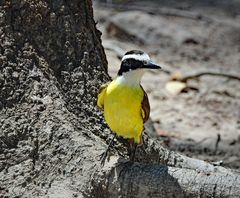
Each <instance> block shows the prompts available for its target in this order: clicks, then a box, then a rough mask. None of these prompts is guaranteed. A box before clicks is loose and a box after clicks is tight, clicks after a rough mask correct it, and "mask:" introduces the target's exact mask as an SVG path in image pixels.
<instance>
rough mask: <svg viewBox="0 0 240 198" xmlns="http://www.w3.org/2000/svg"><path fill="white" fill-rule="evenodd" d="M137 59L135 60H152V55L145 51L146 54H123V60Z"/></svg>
mask: <svg viewBox="0 0 240 198" xmlns="http://www.w3.org/2000/svg"><path fill="white" fill-rule="evenodd" d="M131 58H132V59H135V60H139V61H146V62H149V61H150V57H149V56H148V55H147V54H146V53H144V54H127V55H125V56H123V58H122V61H124V60H126V59H131Z"/></svg>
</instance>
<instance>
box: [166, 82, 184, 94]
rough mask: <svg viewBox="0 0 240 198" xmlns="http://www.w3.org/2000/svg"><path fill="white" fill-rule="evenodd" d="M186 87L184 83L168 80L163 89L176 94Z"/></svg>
mask: <svg viewBox="0 0 240 198" xmlns="http://www.w3.org/2000/svg"><path fill="white" fill-rule="evenodd" d="M186 87H187V85H186V83H183V82H178V81H169V82H167V84H166V85H165V89H166V90H167V92H168V93H170V94H171V95H173V96H176V95H178V94H179V93H181V91H182V90H183V89H184V88H186Z"/></svg>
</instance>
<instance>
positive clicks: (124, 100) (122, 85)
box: [106, 79, 144, 111]
mask: <svg viewBox="0 0 240 198" xmlns="http://www.w3.org/2000/svg"><path fill="white" fill-rule="evenodd" d="M106 95H107V98H106V99H107V100H106V101H107V102H108V105H114V106H116V105H117V106H118V107H119V108H126V110H127V109H128V110H129V109H132V110H135V111H138V110H139V109H140V108H141V102H142V99H143V96H144V93H143V90H142V88H141V87H140V84H139V83H135V84H134V83H133V82H129V81H128V79H127V80H125V79H116V80H114V81H112V83H111V84H110V85H109V86H108V88H107V92H106Z"/></svg>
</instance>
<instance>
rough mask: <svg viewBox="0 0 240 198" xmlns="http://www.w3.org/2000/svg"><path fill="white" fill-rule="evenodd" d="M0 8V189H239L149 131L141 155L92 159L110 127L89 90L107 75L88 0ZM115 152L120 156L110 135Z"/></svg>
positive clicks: (214, 192) (83, 192)
mask: <svg viewBox="0 0 240 198" xmlns="http://www.w3.org/2000/svg"><path fill="white" fill-rule="evenodd" d="M0 16H1V17H0V65H1V67H0V197H21V196H23V197H118V196H122V197H127V196H128V197H149V196H152V197H154V196H155V197H180V196H192V197H198V196H201V197H207V196H210V195H211V196H213V197H227V196H228V195H229V196H232V197H234V196H237V195H239V188H240V185H239V183H240V182H239V180H240V177H239V175H237V174H234V173H232V172H231V171H230V170H227V169H224V168H214V167H213V166H212V165H210V164H207V163H204V162H202V161H197V163H195V162H196V160H193V161H191V160H192V159H189V158H187V157H184V156H181V155H179V154H175V153H174V152H170V151H168V150H167V149H164V148H162V147H161V146H160V145H159V143H158V142H157V140H155V139H154V138H153V137H151V135H149V133H147V135H146V138H145V147H143V148H139V151H138V153H137V159H138V161H139V162H140V163H136V164H133V165H130V164H128V163H120V164H119V165H116V163H115V161H114V160H113V161H112V158H111V160H110V161H109V162H106V165H105V166H104V167H101V166H100V163H99V161H98V157H99V155H100V154H101V153H102V152H103V151H104V149H105V148H106V142H108V141H109V140H108V139H109V138H108V137H111V136H110V134H111V132H110V131H109V129H108V128H107V126H106V124H105V122H104V119H103V116H102V113H101V112H100V111H99V110H98V109H97V107H96V94H97V91H98V87H99V85H100V84H102V83H104V82H106V81H107V80H109V76H108V75H107V73H106V72H107V61H106V58H105V54H104V50H103V48H102V45H101V40H100V32H99V31H97V30H96V27H95V23H94V21H93V14H92V5H91V1H90V0H84V1H80V0H79V1H78V0H72V1H61V0H60V1H57V0H53V1H43V0H38V1H33V0H29V1H26V0H18V1H3V2H1V4H0ZM115 151H118V153H119V154H121V155H122V156H125V157H126V154H125V153H126V148H125V147H124V145H123V144H121V143H120V142H119V141H116V142H115ZM116 153H117V152H115V153H114V156H115V157H113V159H115V160H117V159H118V157H117V156H118V155H117V154H116ZM146 162H147V163H148V165H144V163H146ZM150 162H151V163H150ZM190 162H194V163H190ZM199 162H200V164H201V163H202V164H203V165H204V166H205V165H206V167H208V168H205V167H204V166H199ZM152 163H155V165H152ZM157 164H160V165H157ZM163 164H165V165H170V166H176V167H183V168H172V167H166V166H163ZM196 167H201V168H200V169H199V170H195V169H196ZM187 168H189V169H187ZM119 171H120V172H121V173H122V174H120V176H119V175H118V174H116V173H118V172H119ZM223 178H224V179H223ZM225 178H226V179H228V180H226V179H225ZM230 185H231V186H232V188H231V189H229V186H230ZM220 189H221V190H220ZM126 193H127V194H126Z"/></svg>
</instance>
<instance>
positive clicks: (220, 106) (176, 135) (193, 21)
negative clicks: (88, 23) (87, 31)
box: [94, 1, 240, 169]
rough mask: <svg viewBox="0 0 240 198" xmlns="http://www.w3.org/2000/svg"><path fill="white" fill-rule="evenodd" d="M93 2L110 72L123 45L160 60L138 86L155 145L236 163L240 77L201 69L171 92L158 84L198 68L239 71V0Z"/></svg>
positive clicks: (239, 146)
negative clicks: (143, 92)
mask: <svg viewBox="0 0 240 198" xmlns="http://www.w3.org/2000/svg"><path fill="white" fill-rule="evenodd" d="M201 2H202V1H201ZM94 9H95V13H94V14H95V19H96V21H97V22H98V25H97V27H98V28H99V29H100V30H101V31H102V32H103V36H102V40H103V45H104V46H105V49H106V51H105V52H106V55H107V59H108V63H109V73H110V75H111V76H112V77H114V76H116V73H117V71H118V68H119V65H120V57H121V55H122V54H123V53H124V52H126V51H127V50H130V49H141V50H144V51H146V52H147V53H149V54H150V56H151V57H152V59H153V60H154V61H155V62H157V63H159V64H160V65H162V67H163V71H162V72H161V71H160V72H154V73H153V72H151V73H147V74H145V76H144V78H143V80H142V85H143V87H144V88H145V90H146V91H147V93H148V95H149V100H150V104H151V119H152V120H153V122H154V126H155V129H156V132H157V134H158V136H159V138H160V139H162V142H163V144H164V145H165V146H167V147H169V148H171V149H172V150H176V151H179V152H181V153H184V154H186V155H189V156H193V157H197V158H201V159H204V160H207V161H211V162H218V163H220V164H222V165H223V166H225V167H230V168H235V169H239V168H240V153H239V149H240V81H239V80H236V79H232V78H228V77H222V76H209V75H203V76H201V77H198V78H194V79H191V80H188V81H187V83H186V86H187V88H186V89H184V90H182V91H181V92H180V93H179V94H176V95H171V94H170V93H169V92H168V91H167V90H166V84H167V83H168V82H169V81H171V79H172V78H173V76H179V75H180V76H185V75H188V74H189V73H198V72H201V71H212V72H220V73H224V74H232V75H235V76H238V77H239V76H240V23H239V22H240V4H239V2H237V1H229V2H228V4H226V3H224V1H218V2H216V1H212V3H211V2H210V1H203V2H202V3H197V2H195V1H181V3H179V2H178V1H161V4H160V2H159V1H150V2H149V1H137V2H134V3H133V2H132V1H127V2H126V1H125V2H124V1H122V2H118V3H115V2H114V1H113V2H112V3H104V4H103V3H101V4H100V3H98V2H96V3H95V8H94ZM169 71H170V72H169Z"/></svg>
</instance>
